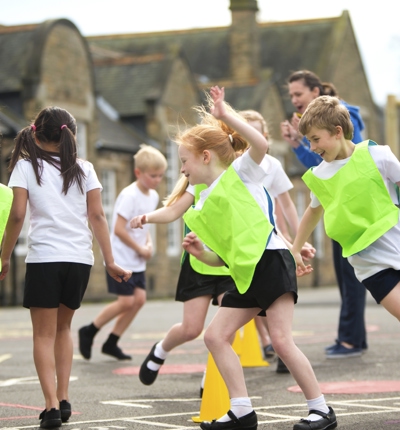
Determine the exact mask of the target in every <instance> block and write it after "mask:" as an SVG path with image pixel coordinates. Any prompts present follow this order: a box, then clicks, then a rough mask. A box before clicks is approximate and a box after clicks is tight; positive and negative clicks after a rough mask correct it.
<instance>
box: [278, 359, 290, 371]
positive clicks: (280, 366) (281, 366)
mask: <svg viewBox="0 0 400 430" xmlns="http://www.w3.org/2000/svg"><path fill="white" fill-rule="evenodd" d="M276 373H290V370H289V369H288V368H287V367H286V364H285V363H284V362H283V361H282V360H281V359H280V358H279V357H278V365H277V366H276Z"/></svg>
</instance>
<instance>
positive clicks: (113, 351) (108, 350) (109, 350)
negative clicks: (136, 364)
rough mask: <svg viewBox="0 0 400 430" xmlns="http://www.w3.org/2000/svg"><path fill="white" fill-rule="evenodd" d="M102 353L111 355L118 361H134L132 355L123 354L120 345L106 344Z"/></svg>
mask: <svg viewBox="0 0 400 430" xmlns="http://www.w3.org/2000/svg"><path fill="white" fill-rule="evenodd" d="M101 352H102V353H103V354H107V355H111V356H112V357H115V358H116V359H117V360H132V356H131V355H127V354H125V353H123V352H122V349H121V348H120V347H119V346H118V345H115V344H114V345H111V344H109V343H107V342H106V343H104V344H103V347H102V348H101Z"/></svg>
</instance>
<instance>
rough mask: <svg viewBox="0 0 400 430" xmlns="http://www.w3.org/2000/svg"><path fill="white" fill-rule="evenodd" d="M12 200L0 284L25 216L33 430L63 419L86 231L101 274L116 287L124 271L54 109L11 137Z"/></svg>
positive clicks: (71, 131)
mask: <svg viewBox="0 0 400 430" xmlns="http://www.w3.org/2000/svg"><path fill="white" fill-rule="evenodd" d="M9 169H10V171H11V172H12V173H11V178H10V181H9V184H8V185H9V187H10V188H12V190H13V194H14V200H13V203H12V208H11V213H10V216H9V219H8V223H7V227H6V232H5V238H4V243H3V249H2V252H1V263H2V271H1V274H0V280H3V279H4V278H5V277H6V275H7V273H8V271H9V269H10V259H11V254H12V251H13V249H14V246H15V244H16V242H17V239H18V236H19V234H20V232H21V229H22V226H23V223H24V219H25V213H26V207H27V204H29V211H30V218H29V221H30V229H29V234H28V254H27V256H26V260H25V261H26V275H25V290H24V299H23V306H24V307H26V308H29V310H30V314H31V320H32V327H33V359H34V362H35V366H36V371H37V374H38V377H39V381H40V385H41V388H42V391H43V395H44V399H45V405H46V407H45V409H44V411H43V412H42V413H41V414H40V416H39V419H40V420H41V421H40V427H41V428H55V427H60V426H61V423H62V422H66V421H68V419H69V417H70V416H71V404H70V403H69V394H68V386H69V378H70V375H71V367H72V353H73V343H72V337H71V321H72V317H73V315H74V312H75V310H76V309H78V308H79V307H80V304H81V301H82V298H83V295H84V293H85V290H86V287H87V283H88V280H89V275H90V269H91V267H92V265H93V262H94V259H93V252H92V233H91V231H90V229H89V226H88V221H89V222H90V225H91V227H92V229H93V232H94V235H95V236H96V239H97V241H98V243H99V245H100V249H101V252H102V254H103V257H104V261H105V265H106V269H107V272H108V273H109V274H110V276H111V277H112V278H113V279H115V281H116V282H121V280H122V279H123V280H124V281H127V280H128V279H129V277H130V276H131V273H130V272H128V271H126V270H124V269H121V267H119V266H118V265H117V264H115V263H114V258H113V255H112V251H111V244H110V237H109V232H108V226H107V220H106V217H105V215H104V211H103V207H102V203H101V195H100V192H101V189H102V187H101V184H100V182H99V181H98V179H97V176H96V173H95V171H94V169H93V166H92V164H91V163H89V162H87V161H83V160H80V159H78V158H77V144H76V121H75V119H74V118H73V117H72V115H71V114H70V113H69V112H67V111H66V110H64V109H61V108H58V107H48V108H45V109H43V110H42V111H41V112H40V113H39V114H38V116H37V117H36V119H35V120H34V122H33V123H32V125H30V126H28V127H25V128H24V129H22V130H21V131H20V132H19V133H18V135H17V137H16V144H15V148H14V151H13V153H12V157H11V161H10V166H9Z"/></svg>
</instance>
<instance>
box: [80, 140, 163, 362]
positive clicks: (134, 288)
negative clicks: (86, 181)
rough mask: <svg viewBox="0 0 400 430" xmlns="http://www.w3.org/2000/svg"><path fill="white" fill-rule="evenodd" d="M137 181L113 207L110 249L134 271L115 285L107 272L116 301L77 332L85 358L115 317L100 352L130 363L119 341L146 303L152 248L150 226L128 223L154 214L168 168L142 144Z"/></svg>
mask: <svg viewBox="0 0 400 430" xmlns="http://www.w3.org/2000/svg"><path fill="white" fill-rule="evenodd" d="M134 164H135V176H136V181H135V182H133V183H132V184H130V185H128V186H127V187H125V188H124V189H123V190H122V191H121V193H120V194H119V196H118V198H117V200H116V202H115V207H114V213H113V218H112V228H111V246H112V250H113V253H114V257H115V260H116V261H117V262H118V264H120V265H121V266H123V267H128V268H129V269H130V270H132V276H131V278H130V279H129V280H128V281H127V282H116V281H115V280H114V279H113V278H112V277H111V276H110V275H109V274H108V273H106V276H107V286H108V292H109V293H111V294H116V295H117V299H116V300H115V301H113V302H112V303H110V304H109V305H107V306H106V307H105V308H104V309H103V310H102V311H101V312H100V313H99V315H97V316H96V318H95V319H94V320H93V322H92V323H91V324H89V325H87V326H84V327H81V328H80V329H79V331H78V335H79V350H80V352H81V354H82V355H83V357H84V358H86V359H87V360H89V359H90V357H91V355H92V344H93V339H94V337H95V335H96V334H97V333H98V332H99V330H100V329H101V328H102V327H103V326H104V325H105V324H107V323H108V322H109V321H111V320H112V319H114V318H116V321H115V324H114V327H113V328H112V330H111V333H110V334H109V336H108V338H107V340H106V342H104V344H103V346H102V348H101V352H102V353H103V354H107V355H111V356H112V357H115V358H116V359H117V360H131V359H132V357H131V356H130V355H128V354H125V353H124V352H123V351H122V350H121V348H120V347H119V346H118V345H117V342H118V340H119V339H120V337H121V336H122V334H123V333H124V332H125V331H126V329H127V328H128V327H129V326H130V324H131V323H132V321H133V319H134V318H135V317H136V315H137V313H138V312H139V310H140V309H141V308H142V306H143V305H144V304H145V302H146V279H145V270H146V261H147V260H149V259H150V258H151V256H152V252H153V245H152V241H151V235H150V230H149V226H146V227H145V228H144V229H142V230H132V229H131V228H130V227H129V221H130V219H131V218H132V217H134V216H136V215H138V214H142V213H143V212H146V211H153V210H154V209H155V208H156V207H157V205H158V202H159V196H158V193H157V191H156V190H155V189H156V188H157V187H158V185H159V184H160V182H161V180H162V178H163V176H164V172H165V170H166V168H167V160H166V159H165V157H164V155H163V154H162V153H161V152H160V151H159V150H158V149H156V148H153V147H152V146H149V145H144V144H143V145H141V147H140V149H139V151H138V152H137V153H136V154H135V155H134Z"/></svg>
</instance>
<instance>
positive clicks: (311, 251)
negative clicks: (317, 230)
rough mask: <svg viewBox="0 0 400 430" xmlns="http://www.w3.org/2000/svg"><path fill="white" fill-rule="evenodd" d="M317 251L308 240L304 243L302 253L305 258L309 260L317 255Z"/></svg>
mask: <svg viewBox="0 0 400 430" xmlns="http://www.w3.org/2000/svg"><path fill="white" fill-rule="evenodd" d="M316 252H317V251H316V249H315V248H314V247H313V246H312V245H311V243H308V242H306V243H305V244H304V245H303V248H302V249H301V251H300V254H301V256H302V257H303V260H305V261H309V260H311V259H313V258H314V257H315V254H316Z"/></svg>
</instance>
